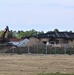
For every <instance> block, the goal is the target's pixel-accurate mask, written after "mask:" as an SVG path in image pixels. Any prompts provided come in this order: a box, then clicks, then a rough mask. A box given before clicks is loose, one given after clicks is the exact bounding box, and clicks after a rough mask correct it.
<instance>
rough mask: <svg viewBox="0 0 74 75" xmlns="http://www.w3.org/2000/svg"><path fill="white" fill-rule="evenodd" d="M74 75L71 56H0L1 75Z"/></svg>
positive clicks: (73, 60) (72, 57)
mask: <svg viewBox="0 0 74 75" xmlns="http://www.w3.org/2000/svg"><path fill="white" fill-rule="evenodd" d="M56 72H60V73H74V56H73V55H71V56H69V55H35V54H34V55H27V54H26V55H24V54H23V55H6V54H5V55H0V75H37V74H38V73H56Z"/></svg>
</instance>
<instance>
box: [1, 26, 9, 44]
mask: <svg viewBox="0 0 74 75" xmlns="http://www.w3.org/2000/svg"><path fill="white" fill-rule="evenodd" d="M7 32H9V27H8V26H6V28H5V29H4V31H3V33H2V36H1V39H0V43H1V44H3V43H6V42H9V40H8V39H7V38H5V35H6V33H7Z"/></svg>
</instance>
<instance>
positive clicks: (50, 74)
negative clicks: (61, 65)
mask: <svg viewBox="0 0 74 75" xmlns="http://www.w3.org/2000/svg"><path fill="white" fill-rule="evenodd" d="M38 75H74V74H61V73H46V74H45V73H40V74H38Z"/></svg>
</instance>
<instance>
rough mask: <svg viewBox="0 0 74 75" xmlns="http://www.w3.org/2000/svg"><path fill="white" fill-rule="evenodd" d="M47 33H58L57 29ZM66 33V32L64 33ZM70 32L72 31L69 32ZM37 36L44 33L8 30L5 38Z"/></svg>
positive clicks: (0, 34) (0, 32) (0, 33)
mask: <svg viewBox="0 0 74 75" xmlns="http://www.w3.org/2000/svg"><path fill="white" fill-rule="evenodd" d="M2 32H3V31H2V30H1V31H0V37H1V36H2ZM48 32H59V30H58V29H54V30H53V31H48ZM65 32H68V31H65ZM69 32H72V31H69ZM38 34H44V31H36V30H34V29H32V30H29V31H23V30H19V31H13V30H10V31H9V32H7V33H6V36H7V37H8V38H22V37H30V36H33V35H38Z"/></svg>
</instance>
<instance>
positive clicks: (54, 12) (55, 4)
mask: <svg viewBox="0 0 74 75" xmlns="http://www.w3.org/2000/svg"><path fill="white" fill-rule="evenodd" d="M6 26H9V29H10V30H16V31H18V30H24V31H26V30H31V29H35V30H37V31H44V32H47V31H51V30H54V29H56V28H57V29H59V30H60V31H66V30H67V31H70V30H72V31H74V0H0V30H3V29H4V28H5V27H6Z"/></svg>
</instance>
